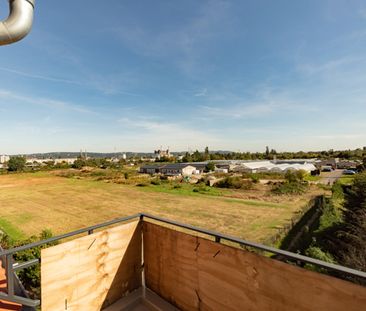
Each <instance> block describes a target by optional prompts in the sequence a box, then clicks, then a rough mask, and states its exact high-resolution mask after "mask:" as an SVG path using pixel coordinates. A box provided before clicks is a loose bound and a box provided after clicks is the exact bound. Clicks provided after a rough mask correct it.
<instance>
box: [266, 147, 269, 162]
mask: <svg viewBox="0 0 366 311" xmlns="http://www.w3.org/2000/svg"><path fill="white" fill-rule="evenodd" d="M268 158H269V147H268V146H266V159H268Z"/></svg>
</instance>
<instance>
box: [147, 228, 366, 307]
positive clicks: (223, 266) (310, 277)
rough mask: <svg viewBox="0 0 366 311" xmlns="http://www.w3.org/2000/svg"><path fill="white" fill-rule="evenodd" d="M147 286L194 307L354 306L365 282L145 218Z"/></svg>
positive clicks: (365, 302)
mask: <svg viewBox="0 0 366 311" xmlns="http://www.w3.org/2000/svg"><path fill="white" fill-rule="evenodd" d="M143 227H144V230H143V232H144V261H145V278H146V284H147V287H149V288H150V289H152V290H153V291H154V292H156V293H157V294H158V295H160V296H161V297H163V298H165V299H166V300H168V301H169V302H170V303H172V304H174V305H175V306H177V307H178V308H180V309H182V310H187V311H191V310H192V311H195V310H212V311H213V310H281V311H282V310H284V311H287V310H288V311H289V310H300V311H314V310H319V311H325V310H332V311H344V310H347V311H353V310H355V311H356V310H357V311H359V310H363V308H365V306H366V288H364V287H361V286H357V285H355V284H352V283H349V282H346V281H343V280H339V279H336V278H333V277H330V276H326V275H322V274H319V273H315V272H312V271H308V270H305V269H302V268H298V267H295V266H292V265H289V264H286V263H283V262H279V261H276V260H273V259H270V258H266V257H264V256H261V255H258V254H254V253H250V252H248V251H245V250H241V249H237V248H233V247H230V246H226V245H222V244H218V243H215V242H212V241H209V240H206V239H203V238H199V237H194V236H191V235H188V234H185V233H182V232H177V231H173V230H171V229H168V228H165V227H161V226H158V225H155V224H152V223H147V222H144V225H143Z"/></svg>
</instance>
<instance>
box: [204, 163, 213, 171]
mask: <svg viewBox="0 0 366 311" xmlns="http://www.w3.org/2000/svg"><path fill="white" fill-rule="evenodd" d="M214 170H215V163H213V162H208V163H207V165H206V171H207V172H212V171H214Z"/></svg>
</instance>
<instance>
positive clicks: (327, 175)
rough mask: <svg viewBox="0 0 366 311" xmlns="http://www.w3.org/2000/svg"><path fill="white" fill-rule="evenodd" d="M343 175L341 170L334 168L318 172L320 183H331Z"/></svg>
mask: <svg viewBox="0 0 366 311" xmlns="http://www.w3.org/2000/svg"><path fill="white" fill-rule="evenodd" d="M342 175H343V170H334V171H331V172H322V173H321V174H320V177H321V180H320V183H322V184H324V185H333V184H334V183H335V182H336V181H337V180H338V179H339V178H341V176H342Z"/></svg>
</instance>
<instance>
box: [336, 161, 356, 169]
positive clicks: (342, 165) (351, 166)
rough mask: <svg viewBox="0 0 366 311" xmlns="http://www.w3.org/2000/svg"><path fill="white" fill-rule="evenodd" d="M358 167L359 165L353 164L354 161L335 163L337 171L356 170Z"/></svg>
mask: <svg viewBox="0 0 366 311" xmlns="http://www.w3.org/2000/svg"><path fill="white" fill-rule="evenodd" d="M358 165H359V163H357V162H355V161H347V160H344V161H339V162H338V163H337V168H339V169H356V168H357V166H358Z"/></svg>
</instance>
